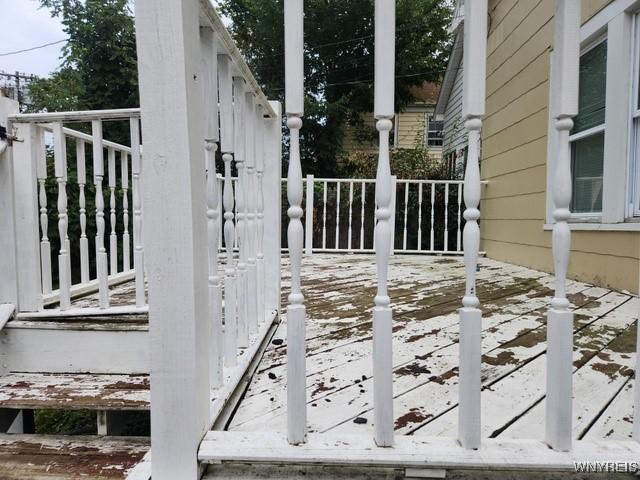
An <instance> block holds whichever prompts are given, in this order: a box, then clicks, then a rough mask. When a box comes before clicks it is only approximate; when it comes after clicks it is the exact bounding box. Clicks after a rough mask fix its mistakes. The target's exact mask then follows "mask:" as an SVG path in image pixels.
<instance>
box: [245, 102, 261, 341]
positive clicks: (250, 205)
mask: <svg viewBox="0 0 640 480" xmlns="http://www.w3.org/2000/svg"><path fill="white" fill-rule="evenodd" d="M245 108H246V111H245V112H246V117H245V134H246V156H247V158H246V177H245V178H246V181H247V190H246V193H247V195H246V201H247V233H246V237H245V238H246V239H247V290H248V298H247V309H248V311H249V313H248V316H249V334H250V335H251V336H253V335H255V333H256V332H257V331H258V304H257V286H258V276H257V266H256V232H257V228H256V213H255V209H256V203H257V202H256V169H255V123H256V109H255V100H254V95H253V93H251V92H247V93H246V94H245Z"/></svg>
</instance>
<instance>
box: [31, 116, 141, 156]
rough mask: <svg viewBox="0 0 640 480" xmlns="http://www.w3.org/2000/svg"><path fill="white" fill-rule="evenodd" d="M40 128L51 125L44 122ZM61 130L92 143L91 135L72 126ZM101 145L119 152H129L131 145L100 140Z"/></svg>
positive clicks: (70, 135)
mask: <svg viewBox="0 0 640 480" xmlns="http://www.w3.org/2000/svg"><path fill="white" fill-rule="evenodd" d="M40 128H43V129H45V130H47V131H49V132H50V131H52V130H53V129H52V127H51V124H46V123H45V124H42V125H40ZM62 131H63V132H64V134H65V135H67V136H69V137H73V138H77V139H79V140H83V141H85V142H87V143H93V137H92V136H91V135H89V134H88V133H84V132H79V131H78V130H73V129H72V128H67V127H64V128H63V129H62ZM102 145H103V146H104V147H106V148H113V149H114V150H117V151H119V152H126V153H131V147H128V146H126V145H122V144H121V143H116V142H112V141H110V140H102Z"/></svg>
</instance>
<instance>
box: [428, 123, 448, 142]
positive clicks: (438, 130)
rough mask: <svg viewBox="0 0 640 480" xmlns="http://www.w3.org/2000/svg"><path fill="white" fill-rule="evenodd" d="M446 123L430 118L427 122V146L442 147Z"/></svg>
mask: <svg viewBox="0 0 640 480" xmlns="http://www.w3.org/2000/svg"><path fill="white" fill-rule="evenodd" d="M443 129H444V122H443V121H438V120H434V119H433V117H429V118H428V121H427V146H428V147H442V130H443Z"/></svg>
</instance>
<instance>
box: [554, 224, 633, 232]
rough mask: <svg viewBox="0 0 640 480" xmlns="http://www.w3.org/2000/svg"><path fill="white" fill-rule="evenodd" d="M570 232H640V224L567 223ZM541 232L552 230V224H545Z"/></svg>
mask: <svg viewBox="0 0 640 480" xmlns="http://www.w3.org/2000/svg"><path fill="white" fill-rule="evenodd" d="M569 228H570V229H571V231H576V232H581V231H585V232H586V231H598V232H640V222H622V223H596V222H575V223H572V222H569ZM543 230H545V231H546V230H553V224H552V223H545V224H544V227H543Z"/></svg>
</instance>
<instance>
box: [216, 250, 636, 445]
mask: <svg viewBox="0 0 640 480" xmlns="http://www.w3.org/2000/svg"><path fill="white" fill-rule="evenodd" d="M284 271H285V272H287V267H286V266H285V268H284ZM389 276H390V286H391V288H390V295H391V299H392V302H393V309H394V324H395V327H394V365H395V378H394V394H395V405H394V408H395V428H396V433H398V434H407V435H427V436H435V435H443V436H449V437H455V435H456V429H457V413H458V412H457V394H458V391H457V381H458V376H457V365H458V343H457V341H458V316H457V309H458V308H459V306H460V299H461V298H462V293H463V289H464V273H463V263H462V261H461V259H459V258H450V257H427V256H400V255H397V256H394V257H393V258H392V260H391V267H390V271H389ZM286 280H287V279H285V281H286ZM552 287H553V277H552V276H550V275H548V274H545V273H541V272H537V271H534V270H530V269H526V268H523V267H519V266H515V265H510V264H505V263H501V262H497V261H493V260H489V259H481V260H480V270H479V273H478V295H479V297H480V300H481V302H482V309H483V345H482V348H483V369H482V371H483V376H482V381H483V393H482V404H483V410H482V411H483V435H484V436H485V437H489V438H496V437H500V438H524V439H528V438H531V439H536V440H542V439H543V434H544V432H543V430H544V401H543V400H544V391H545V362H546V355H545V348H546V328H545V316H546V311H547V307H548V305H549V301H550V298H551V297H550V296H551V294H552ZM374 292H375V263H374V259H373V256H370V255H328V254H319V255H314V256H312V257H306V258H305V259H304V261H303V293H304V294H305V303H306V305H307V313H308V324H307V398H308V406H309V408H308V424H309V430H310V432H331V433H335V434H352V433H362V434H371V433H372V421H373V420H372V419H373V415H372V413H373V412H372V396H373V390H372V386H373V381H372V380H373V372H372V355H371V349H372V342H371V318H370V310H371V306H372V304H373V296H374ZM568 293H569V298H570V301H571V303H572V308H573V310H574V313H575V321H574V342H575V347H574V398H575V400H574V422H573V430H574V435H575V438H576V439H588V440H597V439H602V438H607V439H618V440H622V439H627V438H628V437H630V434H631V427H632V423H631V422H632V416H633V413H632V405H633V398H632V397H633V381H632V380H631V377H632V374H633V366H634V352H635V338H636V333H635V330H636V325H635V323H636V318H637V316H638V311H639V310H640V302H639V301H638V298H637V297H635V296H632V295H629V294H627V293H621V292H616V291H611V290H608V289H605V288H599V287H593V286H590V285H587V284H584V283H580V282H570V283H569V286H568ZM287 294H288V289H287V287H285V289H284V291H283V306H284V305H286V295H287ZM285 359H286V317H285V318H284V319H283V322H282V324H281V325H280V326H279V327H278V329H277V331H276V333H275V336H274V338H273V339H272V341H271V344H270V345H269V347H268V349H267V351H266V352H265V355H264V357H263V359H262V361H261V364H260V365H259V368H258V370H257V372H256V374H255V376H254V377H253V379H252V381H251V384H250V386H249V388H248V390H247V392H246V395H245V396H244V398H243V400H242V401H241V403H240V405H239V408H238V409H237V411H236V412H235V414H234V416H233V417H232V418H231V420H230V422H229V424H228V428H229V429H230V430H238V431H274V430H275V431H277V432H284V431H285V427H286V410H285V398H286V372H285V370H286V367H285Z"/></svg>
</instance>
